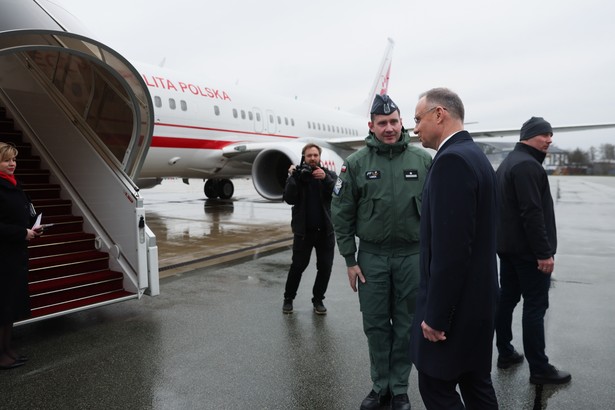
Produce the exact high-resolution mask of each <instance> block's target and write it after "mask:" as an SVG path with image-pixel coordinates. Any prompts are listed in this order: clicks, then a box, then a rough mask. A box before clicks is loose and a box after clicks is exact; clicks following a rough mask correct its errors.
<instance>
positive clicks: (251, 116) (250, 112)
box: [248, 111, 254, 121]
mask: <svg viewBox="0 0 615 410" xmlns="http://www.w3.org/2000/svg"><path fill="white" fill-rule="evenodd" d="M248 118H249V119H250V121H252V120H253V119H254V116H253V115H252V111H248Z"/></svg>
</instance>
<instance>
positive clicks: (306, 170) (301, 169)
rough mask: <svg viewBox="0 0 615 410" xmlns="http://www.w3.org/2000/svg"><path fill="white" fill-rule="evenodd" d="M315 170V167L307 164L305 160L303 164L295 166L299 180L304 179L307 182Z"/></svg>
mask: <svg viewBox="0 0 615 410" xmlns="http://www.w3.org/2000/svg"><path fill="white" fill-rule="evenodd" d="M313 171H314V169H313V168H312V167H311V166H310V165H309V164H306V163H305V162H302V163H301V164H299V165H297V166H296V167H295V175H296V176H297V179H299V181H302V182H307V181H309V180H310V179H312V172H313Z"/></svg>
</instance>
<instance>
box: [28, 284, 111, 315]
mask: <svg viewBox="0 0 615 410" xmlns="http://www.w3.org/2000/svg"><path fill="white" fill-rule="evenodd" d="M118 290H123V287H122V278H120V279H117V278H116V279H114V280H108V281H101V282H97V283H93V284H89V285H84V286H77V287H73V288H67V289H61V290H56V291H54V292H50V293H42V294H38V295H30V307H31V308H32V309H36V308H40V307H44V306H49V305H54V304H58V303H65V302H70V301H72V300H78V299H83V298H89V297H92V296H95V295H100V294H103V293H109V292H116V291H118Z"/></svg>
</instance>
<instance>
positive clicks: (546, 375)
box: [530, 365, 572, 384]
mask: <svg viewBox="0 0 615 410" xmlns="http://www.w3.org/2000/svg"><path fill="white" fill-rule="evenodd" d="M571 379H572V376H571V375H570V373H568V372H564V371H562V370H557V369H556V368H555V367H554V366H551V365H548V367H547V370H545V371H544V372H542V373H535V374H532V375H530V383H532V384H564V383H568V382H569V381H570V380H571Z"/></svg>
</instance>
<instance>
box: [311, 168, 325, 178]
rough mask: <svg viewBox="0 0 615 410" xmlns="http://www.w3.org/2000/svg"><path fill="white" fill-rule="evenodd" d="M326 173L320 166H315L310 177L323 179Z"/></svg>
mask: <svg viewBox="0 0 615 410" xmlns="http://www.w3.org/2000/svg"><path fill="white" fill-rule="evenodd" d="M326 175H327V174H325V171H323V169H322V168H319V167H316V169H314V171H312V177H313V178H314V179H325V176H326Z"/></svg>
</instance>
